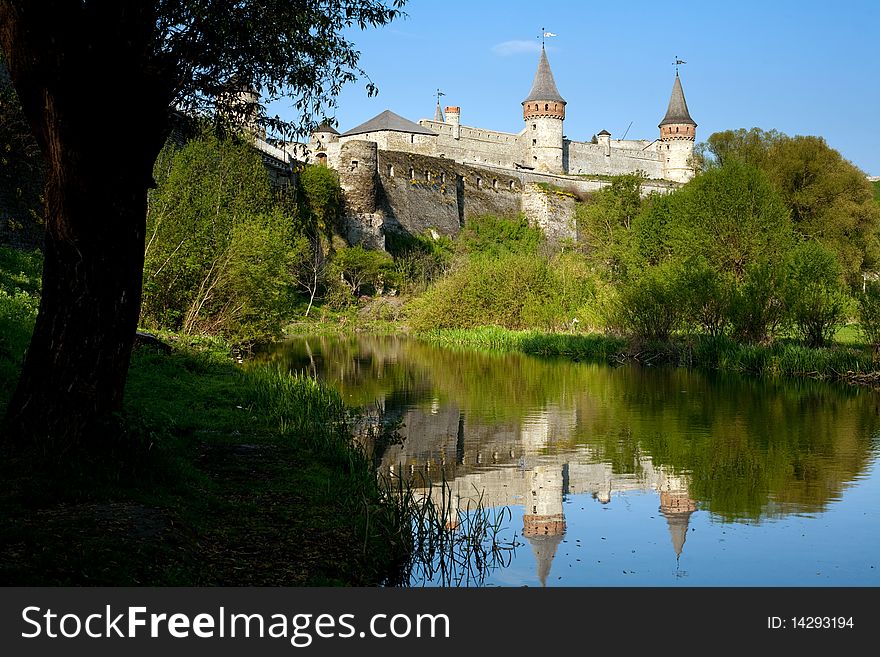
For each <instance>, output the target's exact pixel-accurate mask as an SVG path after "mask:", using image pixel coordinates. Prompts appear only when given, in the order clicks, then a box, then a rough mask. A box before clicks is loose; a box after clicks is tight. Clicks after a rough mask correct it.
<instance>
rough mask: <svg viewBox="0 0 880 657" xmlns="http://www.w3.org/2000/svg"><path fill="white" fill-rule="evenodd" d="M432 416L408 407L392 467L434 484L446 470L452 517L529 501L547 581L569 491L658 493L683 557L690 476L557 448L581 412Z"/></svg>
mask: <svg viewBox="0 0 880 657" xmlns="http://www.w3.org/2000/svg"><path fill="white" fill-rule="evenodd" d="M438 414H445V415H447V416H448V417H445V418H444V417H437V415H438ZM426 415H427V414H426V413H424V412H422V411H419V410H410V411H408V412H407V414H406V417H404V418H403V420H404V423H405V426H404V429H403V430H402V432H401V433H402V434H403V437H404V441H403V443H402V444H401V445H396V446H394V447H393V448H392V449H390V450H389V451H388V452H387V453H386V454H385V456H384V458H383V460H382V466H383V467H384V468H385V470H386V472H389V473H397V474H400V475H403V476H407V475H414V474H415V473H416V472H421V473H424V474H426V475H428V476H429V477H430V478H431V479H433V480H434V481H435V482H436V481H439V480H440V479H441V473H442V477H443V478H445V479H446V482H447V484H448V485H449V492H450V493H451V496H450V497H449V498H448V501H447V504H449V508H448V510H447V511H448V512H450V513H449V515H450V516H451V517H456V512H457V511H467V509H468V508H473V507H474V505H475V504H476V501H477V499H480V501H481V503H482V504H483V506H485V507H489V506H491V507H501V506H509V507H513V506H522V507H523V528H522V535H523V536H524V537H525V538H526V539H527V540H528V541H529V543H530V544H531V547H532V551H533V553H534V555H535V560H536V562H537V574H538V578H539V580H540V581H541V584H542V585H545V584H546V579H547V576H548V575H549V573H550V568H551V565H552V562H553V559H554V557H555V556H556V552H557V549H558V546H559V543H560V542H561V541H562V539H563V537H564V536H565V532H566V520H565V513H564V509H563V503H564V501H565V498H566V497H568V496H570V495H577V494H591V495H592V497H593V499H595V500H596V501H597V503H600V504H609V503H610V502H611V500H612V497H613V495H614V494H615V493H625V492H627V491H654V492H656V493H658V494H659V498H660V512H661V514H662V515H663V516H664V517H665V519H666V522H667V525H668V528H669V534H670V537H671V539H672V546H673V549H674V550H675V555H676V558H678V557H680V556H681V553H682V550H683V548H684V544H685V540H686V538H687V531H688V523H689V519H690V516H691V514H693V513H694V511H696V508H697V507H696V502H695V501H694V500H693V499H692V498H691V496H690V493H689V484H688V477H687V476H686V475H680V474H675V473H673V472H671V471H670V470H669V469H668V468H666V467H664V466H655V465H654V463H653V461H652V460H651V458H650V457H649V456H644V455H641V456H638V455H637V456H635V457H634V463H632V467H631V468H630V469H631V471H632V472H631V473H627V474H619V473H615V472H614V471H613V467H612V465H611V464H610V463H607V462H604V461H603V460H602V457H601V455H600V454H598V453H597V452H596V449H595V448H594V447H590V446H585V445H578V446H576V447H567V448H565V449H560V450H558V451H556V450H553V449H552V447H553V436H569V435H571V431H572V429H573V427H574V422H575V420H576V417H575V412H574V411H564V410H561V409H559V408H557V407H551V408H547V409H545V410H544V411H542V412H540V413H538V414H534V415H532V416H530V417H528V418H526V419H525V420H524V421H522V422H521V423H516V424H509V425H504V424H497V423H485V424H484V423H480V422H476V423H473V424H471V423H467V422H466V420H465V418H464V416H463V415H461V414H460V413H458V411H457V410H455V409H448V408H447V409H445V410H443V409H440V408H437V407H436V406H434V407H433V408H432V410H431V411H430V417H426ZM466 425H467V426H466ZM554 451H556V453H553V452H554ZM434 490H435V491H436V490H437V489H436V488H435V489H434Z"/></svg>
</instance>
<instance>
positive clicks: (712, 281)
mask: <svg viewBox="0 0 880 657" xmlns="http://www.w3.org/2000/svg"><path fill="white" fill-rule="evenodd" d="M733 285H734V282H733V278H732V277H731V276H730V275H726V274H723V273H721V272H719V271H717V270H716V269H714V268H713V267H711V266H710V265H709V263H707V262H706V261H705V260H704V259H703V258H694V259H691V260H688V261H687V262H686V263H685V265H684V268H683V270H682V273H681V286H682V294H683V295H685V317H686V320H687V322H688V323H689V324H691V325H693V326H696V327H698V328H699V329H701V330H702V331H703V332H704V333H707V334H708V335H711V336H713V337H718V336H722V335H724V334H725V333H726V332H727V329H728V326H729V324H730V315H731V304H732V301H733Z"/></svg>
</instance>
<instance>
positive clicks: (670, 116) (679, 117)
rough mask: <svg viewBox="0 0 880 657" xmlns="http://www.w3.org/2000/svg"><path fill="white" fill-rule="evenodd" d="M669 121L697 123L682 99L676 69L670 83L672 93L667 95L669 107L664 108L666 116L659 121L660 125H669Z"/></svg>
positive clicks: (682, 93) (681, 90)
mask: <svg viewBox="0 0 880 657" xmlns="http://www.w3.org/2000/svg"><path fill="white" fill-rule="evenodd" d="M670 123H676V124H688V125H692V126H696V125H697V124H696V122H694V120H693V119H692V118H691V115H690V112H688V106H687V102H686V101H685V99H684V90H683V89H682V88H681V79H680V78H679V77H678V71H676V73H675V82H674V83H673V84H672V95H671V96H670V97H669V107H668V108H667V110H666V116H664V117H663V120H662V121H660V126H664V125H669V124H670ZM660 126H658V127H660Z"/></svg>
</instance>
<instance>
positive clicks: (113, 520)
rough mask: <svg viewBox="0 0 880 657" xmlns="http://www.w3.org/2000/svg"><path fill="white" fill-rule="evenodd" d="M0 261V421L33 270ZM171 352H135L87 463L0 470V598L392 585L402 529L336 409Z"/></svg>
mask: <svg viewBox="0 0 880 657" xmlns="http://www.w3.org/2000/svg"><path fill="white" fill-rule="evenodd" d="M0 252H2V256H0V257H2V258H3V265H4V266H3V267H2V272H3V277H2V279H0V290H2V292H0V313H2V314H0V322H2V326H3V328H4V331H3V333H2V334H0V335H2V342H0V348H2V351H0V377H2V380H0V389H2V390H3V391H4V398H3V399H2V400H0V412H2V411H3V410H5V406H6V403H7V402H8V394H9V393H10V392H11V389H12V387H13V385H14V382H15V377H16V376H17V372H18V370H19V368H20V363H21V356H22V354H23V350H24V348H25V346H26V344H27V336H28V335H29V332H30V328H31V327H32V322H33V317H34V314H35V309H36V299H37V290H38V289H39V285H38V276H39V267H38V265H39V262H38V260H36V259H35V258H36V257H35V256H34V257H33V258H30V257H25V258H24V260H22V259H21V257H20V256H19V255H16V254H14V253H9V252H6V251H5V250H0ZM29 258H30V259H29ZM35 277H36V280H35ZM16 290H18V291H17V292H16ZM170 343H171V350H170V351H168V350H166V349H163V348H159V347H156V346H143V347H140V348H138V349H136V351H135V353H134V356H133V362H132V366H131V370H130V374H129V379H128V385H127V389H126V402H125V409H124V412H123V413H122V414H121V416H120V417H119V418H118V423H117V425H115V426H116V432H115V434H114V439H113V440H112V441H110V442H107V443H104V444H102V445H101V447H100V448H99V449H95V450H92V451H93V452H94V453H93V454H91V455H90V457H89V458H88V460H87V461H86V460H84V459H73V460H71V459H59V462H57V463H52V464H43V465H41V466H40V468H39V469H35V468H33V467H31V465H30V464H29V463H27V462H19V461H16V460H14V459H12V460H10V459H4V461H3V463H2V465H0V467H2V470H3V473H2V475H3V478H4V487H3V491H2V492H0V514H2V519H0V583H2V584H4V585H12V584H18V585H286V586H297V585H374V584H377V583H380V582H383V581H394V578H395V577H396V576H398V575H399V572H400V571H399V567H400V564H402V563H403V562H404V561H405V560H406V557H407V552H408V549H409V546H410V534H409V526H408V524H407V523H408V521H407V520H406V517H405V515H404V514H403V513H402V512H401V511H400V508H399V506H398V505H395V504H392V503H390V502H389V501H388V500H387V498H386V497H385V496H383V495H382V493H381V492H380V490H379V488H378V485H377V481H376V477H375V474H374V472H373V470H372V468H371V464H370V461H369V459H368V458H367V456H366V455H365V454H364V453H363V452H362V450H360V449H359V448H358V447H357V446H356V445H355V444H354V442H353V440H352V429H351V426H352V422H353V418H352V415H351V413H350V411H349V410H348V409H346V407H345V406H344V405H343V403H342V401H341V398H340V397H339V395H338V394H337V393H336V392H335V391H333V390H331V389H329V388H327V387H324V386H322V385H320V384H318V383H316V382H315V381H313V380H311V379H308V378H303V377H297V376H293V375H290V374H288V373H286V372H281V371H275V370H267V369H256V368H254V369H247V368H241V367H239V366H236V365H235V364H234V363H233V362H232V361H231V359H230V358H229V349H228V345H225V344H224V343H222V342H220V341H212V340H208V341H204V340H203V341H198V342H195V341H190V340H184V339H178V340H176V341H170Z"/></svg>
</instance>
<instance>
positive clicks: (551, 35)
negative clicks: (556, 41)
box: [541, 27, 559, 48]
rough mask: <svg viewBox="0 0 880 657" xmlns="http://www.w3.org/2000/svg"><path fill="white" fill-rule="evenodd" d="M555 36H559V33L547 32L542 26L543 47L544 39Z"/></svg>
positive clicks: (542, 45)
mask: <svg viewBox="0 0 880 657" xmlns="http://www.w3.org/2000/svg"><path fill="white" fill-rule="evenodd" d="M555 36H559V35H558V34H553V32H545V31H544V28H543V27H542V28H541V48H543V47H544V39H547V38H548V37H555Z"/></svg>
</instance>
